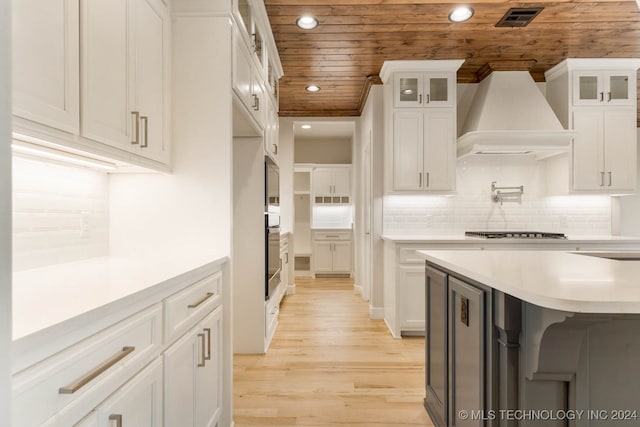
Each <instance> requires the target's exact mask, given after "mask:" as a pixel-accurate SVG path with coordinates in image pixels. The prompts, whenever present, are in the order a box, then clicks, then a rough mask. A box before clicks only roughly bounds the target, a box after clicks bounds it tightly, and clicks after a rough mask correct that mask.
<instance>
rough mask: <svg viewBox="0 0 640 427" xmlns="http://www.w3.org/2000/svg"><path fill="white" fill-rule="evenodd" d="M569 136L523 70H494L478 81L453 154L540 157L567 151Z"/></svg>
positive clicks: (569, 142) (570, 133)
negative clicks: (529, 155)
mask: <svg viewBox="0 0 640 427" xmlns="http://www.w3.org/2000/svg"><path fill="white" fill-rule="evenodd" d="M573 135H574V132H573V131H570V130H565V129H564V128H563V127H562V125H561V124H560V121H559V120H558V118H557V117H556V115H555V113H554V112H553V110H552V109H551V106H550V105H549V104H548V102H547V100H546V99H545V98H544V96H543V94H542V92H541V91H540V89H538V87H537V86H536V84H535V82H534V80H533V78H532V77H531V75H530V74H529V72H528V71H494V72H493V73H491V74H490V75H489V76H488V77H487V78H486V79H484V80H483V81H482V82H480V83H479V84H478V89H477V92H476V94H475V97H474V98H473V101H472V102H471V107H470V109H469V114H468V116H467V119H466V121H465V123H464V126H463V127H462V133H461V136H460V137H459V138H458V144H457V147H458V149H457V151H458V158H460V157H465V156H469V155H473V154H494V155H496V154H511V155H513V154H532V155H535V156H536V157H537V158H539V159H541V158H545V157H550V156H553V155H556V154H560V153H564V152H567V151H569V147H570V144H571V138H572V137H573Z"/></svg>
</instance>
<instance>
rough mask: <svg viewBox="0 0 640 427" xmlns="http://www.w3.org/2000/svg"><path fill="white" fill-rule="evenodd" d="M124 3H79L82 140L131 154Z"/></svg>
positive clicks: (117, 0)
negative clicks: (80, 6) (80, 20)
mask: <svg viewBox="0 0 640 427" xmlns="http://www.w3.org/2000/svg"><path fill="white" fill-rule="evenodd" d="M127 15H128V10H127V1H126V0H82V124H81V126H82V129H81V132H82V136H84V137H86V138H89V139H92V140H94V141H99V142H101V143H103V144H107V145H111V146H114V147H118V148H121V149H124V150H127V151H133V150H134V147H135V146H134V145H133V144H132V142H133V139H132V138H133V133H134V131H135V128H136V126H138V124H137V122H136V120H137V119H136V117H135V116H133V115H132V114H131V109H130V105H129V98H128V97H129V76H128V70H129V66H128V64H129V47H128V43H129V39H128V38H127V34H128V27H127V22H128V20H127Z"/></svg>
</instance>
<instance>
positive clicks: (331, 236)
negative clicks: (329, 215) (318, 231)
mask: <svg viewBox="0 0 640 427" xmlns="http://www.w3.org/2000/svg"><path fill="white" fill-rule="evenodd" d="M325 237H326V238H327V239H332V238H333V239H337V238H339V237H340V236H336V235H333V234H327V235H326V236H325Z"/></svg>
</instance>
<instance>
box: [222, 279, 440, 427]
mask: <svg viewBox="0 0 640 427" xmlns="http://www.w3.org/2000/svg"><path fill="white" fill-rule="evenodd" d="M296 286H297V287H296V291H297V293H296V294H295V295H289V296H286V297H285V299H284V301H283V303H282V306H281V309H280V324H279V326H278V329H277V332H276V334H275V337H274V339H273V341H272V343H271V348H270V349H269V352H268V353H267V354H266V355H256V356H254V355H235V356H234V365H235V366H234V417H235V422H236V424H235V425H236V427H248V426H251V427H258V426H283V427H284V426H367V427H382V426H389V427H391V426H394V427H395V426H431V425H432V424H431V421H430V420H429V417H428V415H427V413H426V411H425V409H424V408H423V406H422V399H423V397H424V393H425V391H424V338H420V337H416V338H404V339H402V340H396V339H393V338H392V337H391V335H390V334H389V332H388V331H387V328H386V326H385V324H384V322H383V321H382V320H370V319H369V314H368V313H369V310H368V303H366V302H364V301H362V299H361V298H360V297H359V296H356V295H354V292H353V282H352V280H351V279H309V278H297V279H296Z"/></svg>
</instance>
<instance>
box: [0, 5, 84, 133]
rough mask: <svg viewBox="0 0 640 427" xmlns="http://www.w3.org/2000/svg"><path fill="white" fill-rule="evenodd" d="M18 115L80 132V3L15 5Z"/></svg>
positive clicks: (15, 110) (14, 110)
mask: <svg viewBox="0 0 640 427" xmlns="http://www.w3.org/2000/svg"><path fill="white" fill-rule="evenodd" d="M12 18H13V20H12V54H13V55H12V65H13V73H12V74H13V77H12V78H13V113H14V114H15V115H16V116H19V117H22V118H25V119H28V120H31V121H34V122H38V123H42V124H45V125H47V126H51V127H53V128H56V129H59V130H62V131H65V132H69V133H72V134H77V133H78V131H79V117H80V113H79V111H80V94H79V86H80V84H79V70H80V67H79V60H80V59H79V58H80V45H79V28H80V24H79V0H20V1H16V2H13V4H12Z"/></svg>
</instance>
